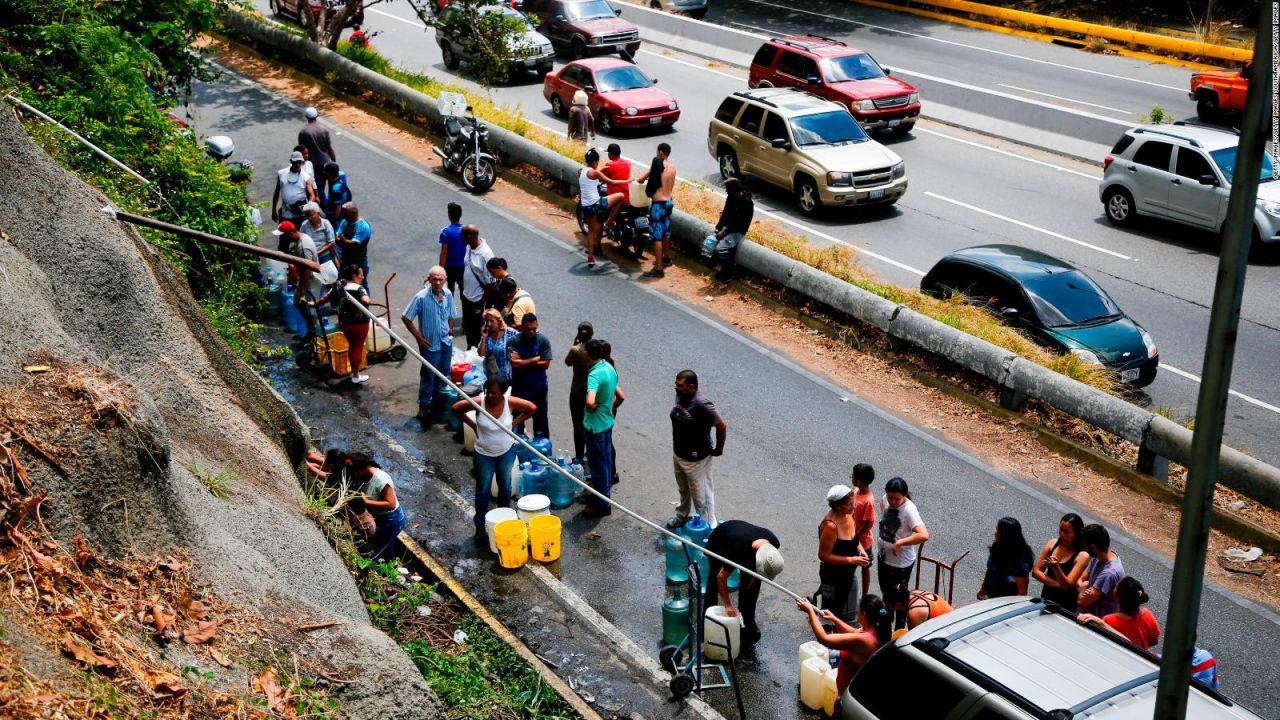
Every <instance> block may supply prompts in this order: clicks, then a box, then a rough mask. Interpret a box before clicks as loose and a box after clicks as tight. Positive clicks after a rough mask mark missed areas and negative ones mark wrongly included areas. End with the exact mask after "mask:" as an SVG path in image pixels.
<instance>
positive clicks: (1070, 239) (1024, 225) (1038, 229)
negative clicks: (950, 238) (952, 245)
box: [924, 191, 1133, 260]
mask: <svg viewBox="0 0 1280 720" xmlns="http://www.w3.org/2000/svg"><path fill="white" fill-rule="evenodd" d="M924 194H925V195H927V196H928V197H931V198H934V199H936V200H941V201H942V202H946V203H951V204H952V205H956V206H958V207H962V208H964V209H966V210H972V211H974V212H976V213H979V214H982V215H986V216H987V217H993V218H995V219H997V220H1003V221H1005V222H1007V223H1009V224H1011V225H1017V226H1018V227H1022V228H1026V229H1028V230H1034V231H1036V232H1038V233H1043V234H1045V235H1048V236H1049V237H1053V238H1057V239H1059V240H1065V241H1067V242H1069V243H1075V244H1076V245H1079V246H1080V247H1086V248H1089V249H1090V250H1097V251H1098V252H1100V253H1106V254H1107V255H1111V256H1113V257H1118V258H1120V259H1121V260H1132V259H1133V258H1131V257H1129V256H1128V255H1124V254H1121V253H1118V252H1116V251H1115V250H1108V249H1106V248H1104V247H1101V246H1098V245H1094V244H1092V243H1087V242H1085V241H1083V240H1077V239H1075V238H1073V237H1069V236H1067V235H1063V234H1062V233H1056V232H1054V231H1052V230H1046V229H1044V228H1042V227H1038V226H1036V225H1032V224H1031V223H1025V222H1022V221H1021V220H1015V219H1013V218H1011V217H1009V216H1008V215H1001V214H1000V213H995V212H991V211H990V210H984V209H982V208H980V207H977V206H976V205H970V204H969V203H965V202H960V201H959V200H953V199H952V198H949V197H944V196H942V195H939V194H937V193H934V192H928V191H925V193H924Z"/></svg>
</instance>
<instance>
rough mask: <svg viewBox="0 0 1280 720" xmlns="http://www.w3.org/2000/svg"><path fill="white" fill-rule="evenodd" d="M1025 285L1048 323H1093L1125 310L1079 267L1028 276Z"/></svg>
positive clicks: (1037, 312)
mask: <svg viewBox="0 0 1280 720" xmlns="http://www.w3.org/2000/svg"><path fill="white" fill-rule="evenodd" d="M1024 287H1025V288H1026V290H1027V295H1028V297H1030V298H1031V304H1032V305H1034V306H1035V311H1036V314H1037V315H1039V316H1040V320H1041V321H1042V322H1044V324H1045V325H1047V326H1049V327H1072V326H1075V325H1092V324H1096V323H1099V322H1102V321H1103V320H1111V319H1114V318H1117V317H1120V316H1121V315H1122V314H1123V313H1121V312H1120V308H1119V307H1118V306H1117V305H1116V303H1115V301H1114V300H1112V299H1111V296H1110V295H1107V293H1106V291H1105V290H1103V289H1102V288H1100V287H1098V285H1097V284H1096V283H1094V282H1093V281H1092V280H1090V279H1089V278H1088V277H1087V276H1085V274H1084V273H1082V272H1080V271H1079V270H1071V271H1068V272H1059V273H1053V274H1052V275H1045V276H1043V277H1039V278H1036V279H1034V280H1028V281H1027V282H1026V283H1024Z"/></svg>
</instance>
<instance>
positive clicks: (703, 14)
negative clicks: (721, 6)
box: [689, 8, 707, 20]
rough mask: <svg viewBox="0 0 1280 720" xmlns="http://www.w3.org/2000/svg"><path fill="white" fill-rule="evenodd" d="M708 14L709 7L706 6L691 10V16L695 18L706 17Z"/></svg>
mask: <svg viewBox="0 0 1280 720" xmlns="http://www.w3.org/2000/svg"><path fill="white" fill-rule="evenodd" d="M706 16H707V9H706V8H698V9H697V10H690V11H689V17H691V18H693V19H694V20H701V19H702V18H704V17H706Z"/></svg>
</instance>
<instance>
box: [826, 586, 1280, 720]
mask: <svg viewBox="0 0 1280 720" xmlns="http://www.w3.org/2000/svg"><path fill="white" fill-rule="evenodd" d="M1187 671H1188V672H1190V668H1188V669H1187ZM1159 674H1160V666H1159V665H1158V664H1157V662H1156V660H1155V659H1154V658H1153V657H1152V656H1151V655H1149V654H1147V652H1146V651H1144V650H1139V649H1138V648H1137V647H1135V646H1134V645H1132V644H1130V643H1129V642H1128V641H1127V640H1125V639H1124V638H1122V637H1118V636H1116V635H1113V634H1111V633H1109V632H1106V631H1104V630H1100V629H1097V628H1092V627H1086V626H1084V625H1081V624H1080V623H1078V622H1077V621H1076V619H1075V615H1074V613H1070V612H1066V611H1063V610H1062V609H1060V608H1058V606H1056V605H1053V604H1046V603H1045V602H1044V601H1042V600H1040V599H1039V598H1034V599H1028V598H1026V597H1005V598H995V599H991V600H983V601H981V602H976V603H974V604H972V605H966V606H964V607H961V608H957V609H955V610H953V611H951V612H949V613H947V614H945V615H939V616H938V617H935V618H933V619H932V620H929V621H927V622H925V623H923V624H921V625H919V626H918V627H916V628H915V629H914V630H911V631H910V632H908V633H907V634H905V635H903V636H902V637H900V638H898V639H897V640H894V641H892V642H891V643H889V644H888V645H885V646H884V647H882V648H880V649H879V650H877V651H876V653H875V654H874V655H872V656H871V658H870V659H869V660H867V663H866V665H864V666H863V667H862V669H861V670H859V671H858V674H857V675H855V676H854V677H853V681H852V682H850V683H849V687H848V689H846V690H845V692H844V695H842V696H841V698H840V709H841V715H842V717H843V719H844V720H898V718H914V719H924V718H932V719H936V720H944V719H945V720H1033V719H1034V720H1053V719H1057V718H1063V719H1064V720H1069V719H1074V720H1086V719H1087V720H1150V718H1151V713H1152V710H1153V708H1154V706H1155V694H1156V680H1157V678H1158V676H1159ZM1186 717H1187V718H1188V720H1261V718H1260V717H1259V716H1258V715H1255V714H1254V713H1252V712H1249V711H1248V710H1246V709H1244V708H1242V707H1240V706H1239V705H1236V704H1235V703H1233V702H1232V701H1230V700H1228V699H1227V698H1225V697H1223V696H1222V695H1219V694H1218V693H1217V692H1216V691H1214V690H1210V689H1209V688H1207V687H1205V686H1203V685H1201V684H1199V683H1198V682H1192V683H1191V691H1190V693H1188V697H1187V715H1186Z"/></svg>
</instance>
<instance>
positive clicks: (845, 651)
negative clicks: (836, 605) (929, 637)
mask: <svg viewBox="0 0 1280 720" xmlns="http://www.w3.org/2000/svg"><path fill="white" fill-rule="evenodd" d="M796 607H797V608H799V609H800V610H803V611H804V612H806V613H808V615H809V627H810V628H812V629H813V637H814V638H815V639H816V640H817V641H818V642H820V643H822V644H823V645H825V646H827V647H829V648H831V649H832V650H839V651H840V664H839V665H837V666H836V667H837V670H836V696H837V697H839V696H840V695H842V694H844V689H845V688H846V687H848V686H849V681H850V680H852V679H853V676H854V675H855V674H857V672H858V670H860V669H861V668H862V666H863V665H864V664H866V662H867V659H868V658H870V657H871V654H872V653H874V652H875V651H876V650H877V649H879V647H880V646H881V645H883V644H885V643H887V642H889V635H890V633H892V632H893V615H892V614H891V613H890V612H889V611H888V610H886V609H885V607H884V601H883V600H881V599H880V597H879V596H878V595H863V596H862V600H861V601H859V602H858V624H859V625H861V626H862V627H861V628H856V627H854V626H852V625H850V624H849V623H847V622H845V621H843V620H841V619H840V618H838V617H836V616H835V614H833V613H832V612H831V611H830V610H823V611H822V612H821V615H819V612H818V611H817V610H815V609H814V607H813V605H812V604H810V603H809V601H808V600H797V601H796ZM819 618H821V619H819ZM823 620H825V621H827V622H829V623H831V624H833V625H835V632H827V629H826V628H824V627H823V626H822V621H823Z"/></svg>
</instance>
